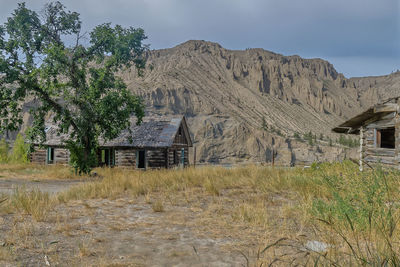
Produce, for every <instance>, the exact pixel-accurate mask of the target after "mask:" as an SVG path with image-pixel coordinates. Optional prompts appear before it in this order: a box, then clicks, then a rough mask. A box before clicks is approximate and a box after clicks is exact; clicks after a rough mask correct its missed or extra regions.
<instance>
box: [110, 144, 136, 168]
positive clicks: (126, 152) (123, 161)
mask: <svg viewBox="0 0 400 267" xmlns="http://www.w3.org/2000/svg"><path fill="white" fill-rule="evenodd" d="M115 166H120V167H130V168H136V150H135V149H133V148H116V149H115Z"/></svg>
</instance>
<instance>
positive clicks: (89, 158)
mask: <svg viewBox="0 0 400 267" xmlns="http://www.w3.org/2000/svg"><path fill="white" fill-rule="evenodd" d="M67 148H68V150H69V151H70V159H69V162H70V165H71V166H72V167H73V168H74V170H75V174H79V175H81V174H86V173H90V172H91V170H92V168H93V167H94V166H96V165H97V149H96V148H97V146H95V147H93V149H92V150H91V151H90V152H89V153H86V152H85V148H84V147H83V146H82V145H77V144H76V143H75V142H68V143H67Z"/></svg>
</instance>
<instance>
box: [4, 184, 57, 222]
mask: <svg viewBox="0 0 400 267" xmlns="http://www.w3.org/2000/svg"><path fill="white" fill-rule="evenodd" d="M7 201H8V202H9V207H12V208H14V209H15V210H16V211H19V212H21V213H26V214H29V215H31V216H32V217H33V218H34V219H35V220H36V221H42V220H44V219H45V217H46V214H47V212H48V211H49V210H50V209H51V208H52V207H53V206H54V204H55V202H54V200H53V199H52V198H51V197H50V196H49V194H48V193H43V192H42V191H40V190H38V189H35V190H32V191H27V190H26V189H25V188H16V189H15V191H14V193H13V194H12V195H11V196H10V197H9V199H8V200H7Z"/></svg>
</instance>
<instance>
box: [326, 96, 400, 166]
mask: <svg viewBox="0 0 400 267" xmlns="http://www.w3.org/2000/svg"><path fill="white" fill-rule="evenodd" d="M399 113H400V97H394V98H390V99H388V100H386V101H383V102H382V103H380V104H377V105H375V106H373V107H371V108H369V109H368V110H366V111H365V112H363V113H361V114H359V115H357V116H355V117H354V118H351V119H349V120H348V121H346V122H344V123H342V124H340V125H339V126H337V127H335V128H333V131H334V132H336V133H344V134H357V135H359V136H360V151H359V152H360V162H359V164H360V170H362V169H363V163H368V164H376V163H380V164H382V165H385V166H390V167H394V168H400V115H399Z"/></svg>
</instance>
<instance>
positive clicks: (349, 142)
mask: <svg viewBox="0 0 400 267" xmlns="http://www.w3.org/2000/svg"><path fill="white" fill-rule="evenodd" d="M338 143H339V144H341V145H343V146H348V147H357V146H358V140H357V139H353V138H351V137H350V136H348V137H346V136H344V135H340V137H339V139H338Z"/></svg>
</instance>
